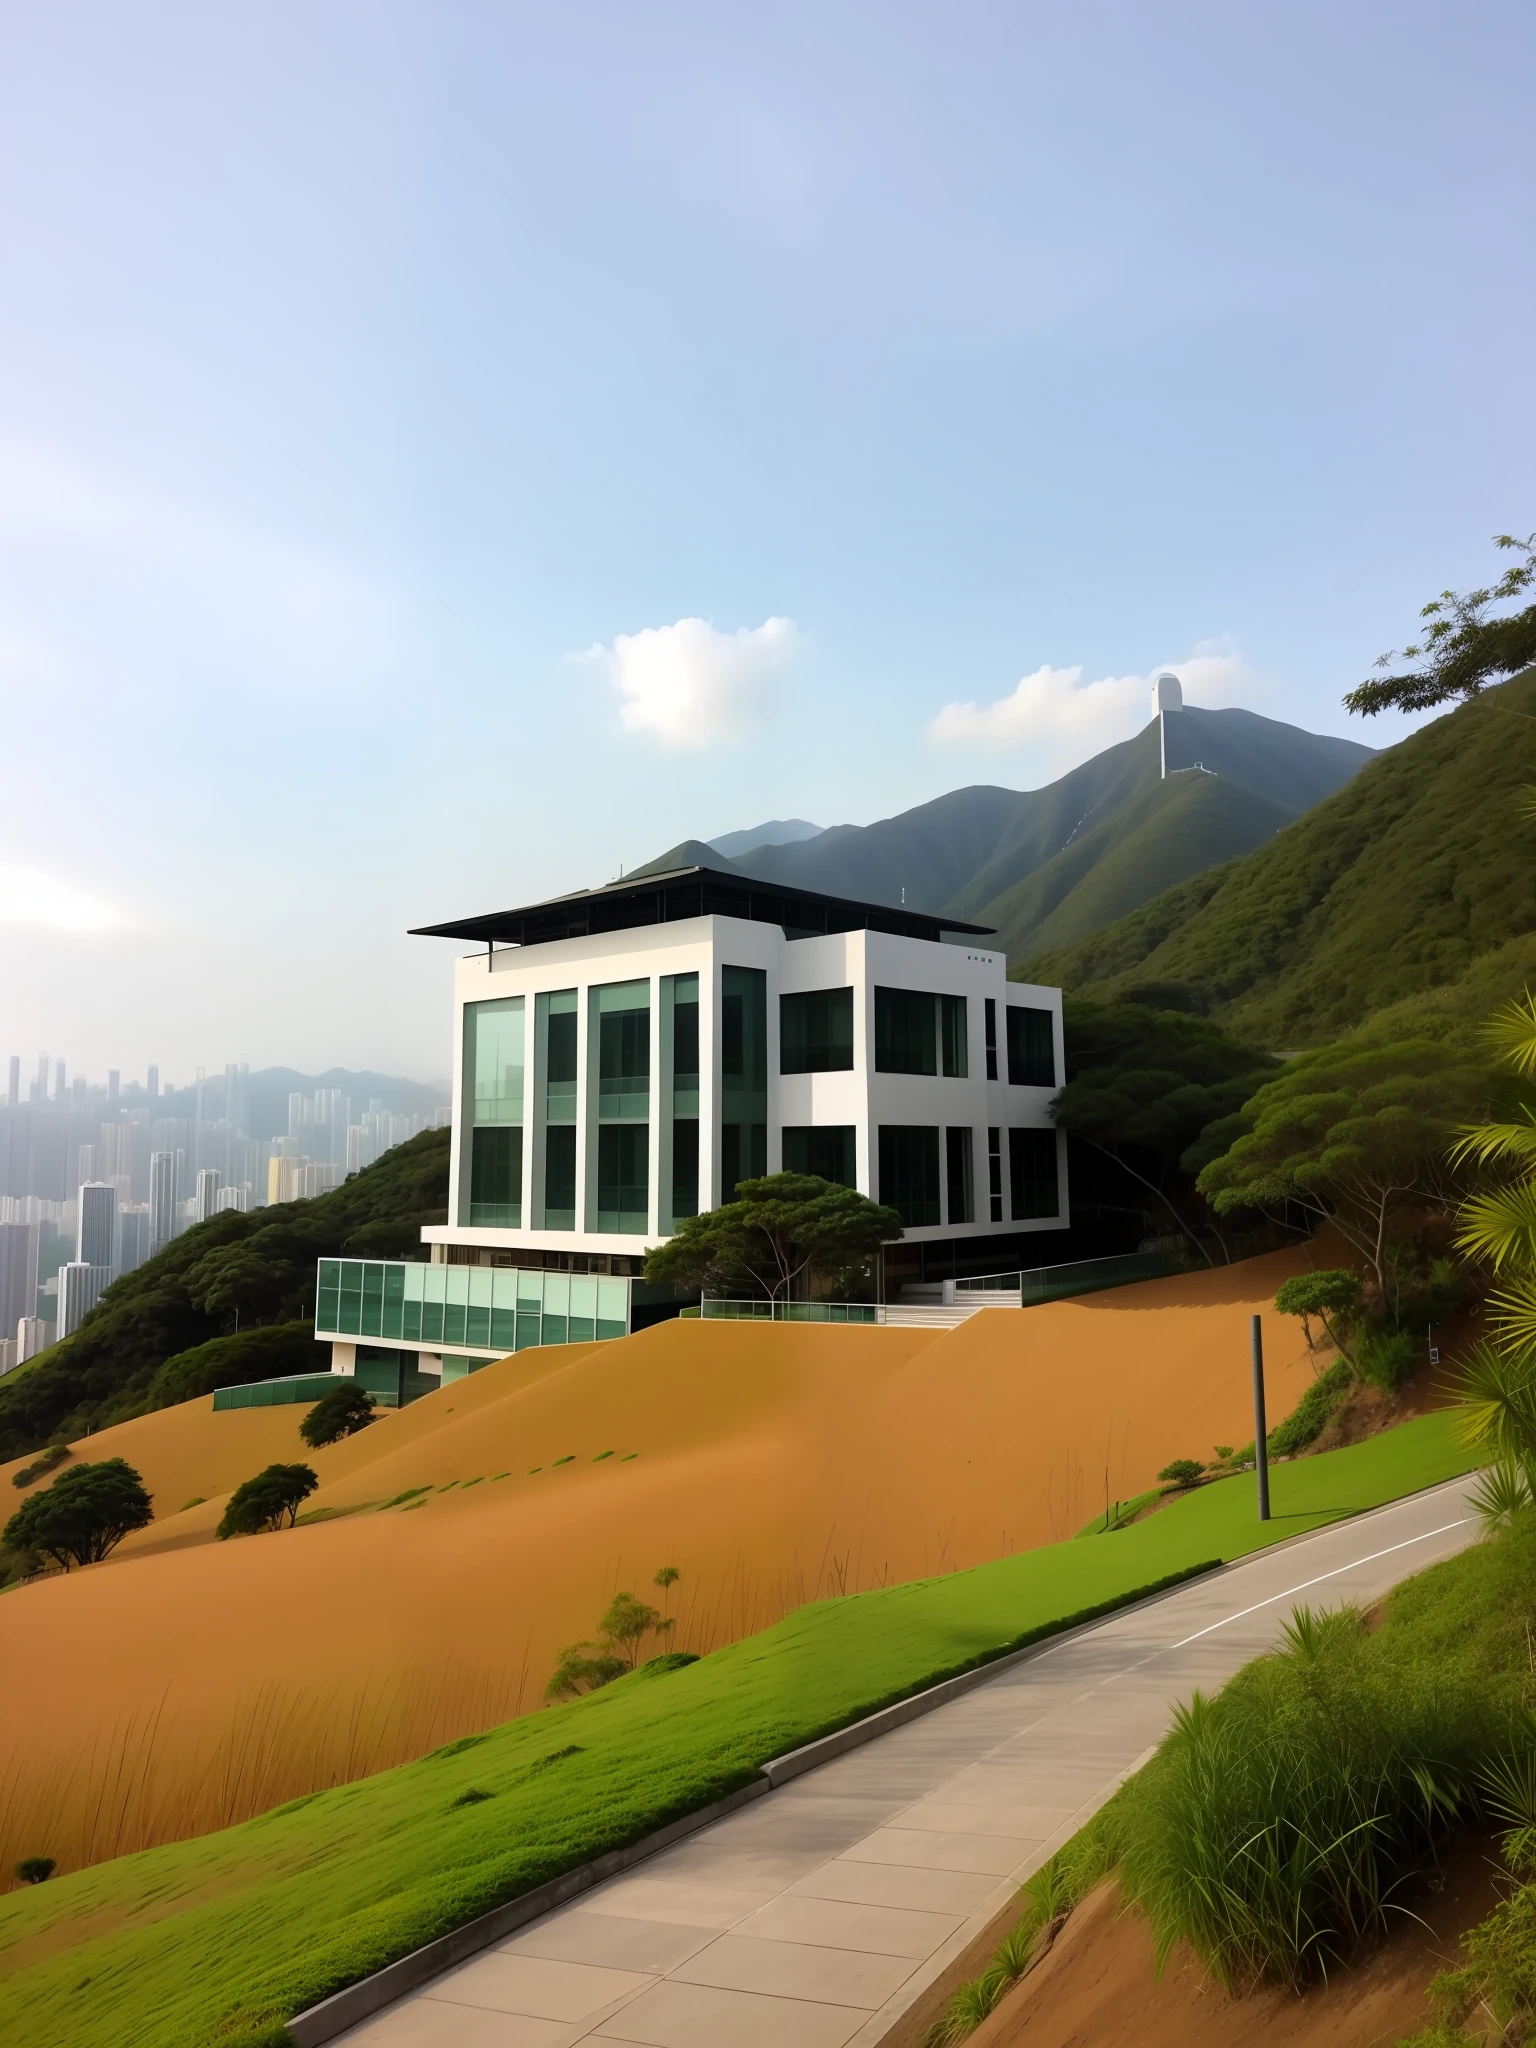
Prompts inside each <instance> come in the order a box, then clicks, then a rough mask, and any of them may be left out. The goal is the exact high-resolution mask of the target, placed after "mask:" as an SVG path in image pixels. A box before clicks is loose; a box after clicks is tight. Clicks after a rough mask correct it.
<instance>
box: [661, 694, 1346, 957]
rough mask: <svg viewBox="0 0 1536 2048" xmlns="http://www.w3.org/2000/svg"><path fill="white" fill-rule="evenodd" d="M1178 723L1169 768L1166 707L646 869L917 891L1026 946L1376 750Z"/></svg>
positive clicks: (1146, 884)
mask: <svg viewBox="0 0 1536 2048" xmlns="http://www.w3.org/2000/svg"><path fill="white" fill-rule="evenodd" d="M1165 722H1166V728H1167V752H1168V765H1169V768H1170V770H1171V771H1173V772H1172V773H1170V775H1169V778H1168V780H1167V781H1164V780H1163V779H1162V759H1161V747H1162V742H1161V740H1160V736H1159V730H1158V724H1157V721H1156V720H1154V721H1153V722H1152V723H1151V724H1149V725H1148V726H1146V727H1145V728H1144V730H1143V731H1142V732H1140V733H1138V734H1137V736H1136V738H1135V739H1133V740H1125V741H1122V742H1121V743H1120V744H1119V745H1117V746H1113V747H1108V748H1106V749H1105V751H1104V752H1103V753H1102V754H1097V755H1095V756H1094V758H1093V759H1092V760H1091V761H1085V762H1084V763H1083V764H1082V765H1081V767H1078V768H1074V769H1073V770H1072V772H1071V773H1070V774H1069V775H1064V776H1062V777H1061V778H1060V780H1059V781H1056V782H1053V783H1050V784H1048V785H1047V786H1046V787H1045V788H1043V789H1036V790H1024V791H1020V790H1010V789H999V788H994V787H990V786H985V785H980V786H975V787H972V788H968V789H958V790H952V791H951V792H950V793H949V794H948V795H947V796H942V797H938V798H936V799H935V800H934V801H933V802H932V803H927V804H920V805H918V806H917V807H916V809H914V810H910V811H904V812H902V813H901V814H900V815H899V816H897V817H894V818H884V819H881V820H880V821H879V822H878V823H876V824H873V825H836V826H833V827H832V828H831V829H830V830H828V831H824V832H819V833H817V834H816V836H815V837H814V838H811V839H805V840H801V841H799V842H795V843H789V844H780V845H759V846H757V847H755V848H753V849H752V850H751V851H750V852H744V853H742V854H740V855H739V856H738V857H737V858H735V859H734V860H731V861H729V862H724V863H723V862H722V858H721V856H720V854H719V852H718V850H717V849H716V848H714V847H711V846H709V845H708V844H706V843H705V842H704V841H702V840H697V839H687V840H683V841H682V842H681V843H680V844H679V845H677V846H675V847H672V848H670V849H669V850H668V851H667V852H666V853H665V854H662V855H661V856H660V857H659V858H658V859H656V860H654V861H651V862H649V863H648V864H647V867H646V868H642V869H639V870H637V871H636V872H639V873H645V872H647V871H659V870H662V869H664V868H669V867H682V866H692V865H706V866H714V867H719V866H721V865H727V866H732V867H736V868H739V869H740V870H741V872H742V873H744V874H750V875H753V876H754V877H760V878H761V879H763V880H765V881H778V882H784V883H788V884H792V885H794V886H795V887H798V888H804V889H819V890H825V891H827V892H828V893H830V894H835V895H846V896H855V897H859V898H861V899H863V900H864V901H867V902H874V903H899V902H901V901H902V892H903V891H905V900H906V902H907V904H908V905H909V906H917V907H920V908H922V909H925V910H934V911H940V912H942V911H950V912H953V914H954V915H955V916H957V917H965V918H969V919H975V920H976V921H977V922H979V923H984V924H994V925H996V927H997V929H998V932H999V935H1000V938H1001V940H1002V943H1003V946H1004V948H1005V949H1006V951H1007V953H1008V955H1009V958H1010V959H1018V958H1020V957H1022V956H1023V955H1024V954H1025V953H1028V952H1034V951H1038V950H1039V949H1040V948H1041V947H1042V946H1049V945H1058V944H1065V943H1070V942H1072V941H1073V940H1075V939H1078V938H1080V937H1082V936H1084V935H1085V934H1087V933H1090V932H1093V931H1097V930H1098V929H1099V928H1100V927H1101V926H1102V925H1104V924H1105V923H1107V922H1109V921H1110V920H1112V919H1114V918H1117V917H1120V916H1122V915H1123V914H1124V913H1125V912H1126V911H1127V910H1130V909H1133V908H1135V907H1137V906H1139V905H1140V904H1143V903H1145V902H1146V901H1147V899H1148V897H1150V896H1153V895H1156V894H1157V893H1158V892H1159V891H1160V890H1162V889H1164V888H1166V887H1168V886H1169V885H1170V884H1171V883H1174V882H1178V881H1183V880H1185V879H1186V878H1187V877H1189V876H1191V875H1196V874H1199V873H1201V872H1203V871H1204V870H1206V869H1208V868H1210V867H1212V866H1213V865H1216V864H1218V863H1220V862H1223V861H1227V860H1230V859H1231V858H1232V857H1233V856H1234V855H1237V854H1242V853H1246V852H1248V851H1250V850H1251V849H1252V848H1254V847H1256V846H1258V845H1260V844H1262V842H1263V841H1264V839H1266V838H1267V837H1269V836H1271V835H1272V834H1273V833H1275V832H1276V831H1278V830H1279V829H1280V827H1281V826H1282V825H1285V824H1287V823H1289V822H1291V821H1292V820H1293V819H1295V818H1298V817H1300V816H1301V815H1302V814H1303V813H1304V812H1306V811H1307V810H1308V809H1310V807H1311V806H1312V805H1313V804H1315V803H1317V802H1319V801H1320V800H1321V799H1322V798H1323V797H1325V796H1328V795H1329V794H1331V793H1332V792H1333V791H1334V790H1336V789H1338V788H1339V786H1340V785H1341V784H1342V783H1344V782H1346V781H1347V780H1348V779H1349V777H1350V776H1352V775H1353V774H1355V773H1356V772H1357V770H1358V769H1359V768H1360V767H1361V766H1362V765H1363V764H1364V763H1365V762H1366V761H1369V760H1370V759H1371V758H1372V754H1371V750H1370V749H1369V748H1368V747H1363V746H1360V745H1359V744H1358V743H1356V742H1355V741H1353V740H1341V739H1334V738H1329V737H1326V736H1320V735H1318V734H1315V733H1307V732H1302V731H1301V730H1299V729H1298V728H1297V727H1295V726H1290V725H1284V724H1281V723H1280V722H1278V721H1277V720H1275V719H1269V718H1260V717H1258V716H1257V715H1256V714H1255V713H1253V712H1251V711H1240V710H1224V711H1204V710H1200V709H1198V708H1194V707H1189V708H1186V709H1185V710H1183V711H1179V712H1171V713H1169V714H1168V715H1167V718H1166V721H1165ZM1197 763H1198V764H1200V766H1201V767H1202V768H1203V769H1204V770H1205V773H1203V774H1202V773H1200V772H1199V770H1198V769H1197V767H1196V764H1197Z"/></svg>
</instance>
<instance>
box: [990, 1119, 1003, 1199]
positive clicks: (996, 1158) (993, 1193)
mask: <svg viewBox="0 0 1536 2048" xmlns="http://www.w3.org/2000/svg"><path fill="white" fill-rule="evenodd" d="M987 1200H988V1202H989V1204H990V1205H991V1215H992V1221H993V1222H994V1223H1001V1222H1002V1220H1003V1134H1002V1132H1001V1131H1000V1130H999V1129H998V1127H997V1125H996V1124H992V1125H991V1126H990V1127H989V1128H988V1131H987Z"/></svg>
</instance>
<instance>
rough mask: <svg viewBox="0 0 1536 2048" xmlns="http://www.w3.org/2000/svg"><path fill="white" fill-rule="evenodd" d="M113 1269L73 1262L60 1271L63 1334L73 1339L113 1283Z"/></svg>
mask: <svg viewBox="0 0 1536 2048" xmlns="http://www.w3.org/2000/svg"><path fill="white" fill-rule="evenodd" d="M111 1280H112V1268H111V1267H110V1266H91V1265H87V1264H86V1263H85V1261H84V1260H83V1259H71V1260H70V1261H69V1263H68V1264H67V1265H64V1266H60V1268H59V1335H60V1337H72V1336H73V1335H74V1333H75V1331H76V1330H78V1329H79V1327H80V1325H81V1324H82V1323H83V1322H84V1321H85V1319H86V1317H87V1316H88V1315H89V1314H90V1312H91V1310H92V1309H93V1308H94V1307H95V1306H96V1304H97V1302H98V1301H100V1299H101V1297H102V1295H103V1294H104V1293H105V1291H106V1289H107V1287H108V1286H109V1285H110V1284H111Z"/></svg>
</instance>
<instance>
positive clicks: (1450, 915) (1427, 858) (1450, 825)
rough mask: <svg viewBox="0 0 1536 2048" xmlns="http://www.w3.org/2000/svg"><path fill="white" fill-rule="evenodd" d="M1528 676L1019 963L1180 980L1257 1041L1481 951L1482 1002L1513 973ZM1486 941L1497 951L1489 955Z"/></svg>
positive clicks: (1435, 981)
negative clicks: (1105, 920) (1189, 872)
mask: <svg viewBox="0 0 1536 2048" xmlns="http://www.w3.org/2000/svg"><path fill="white" fill-rule="evenodd" d="M1533 780H1536V673H1528V674H1526V675H1524V676H1518V677H1516V678H1515V680H1514V681H1513V682H1510V683H1506V684H1504V685H1503V686H1502V687H1501V688H1499V689H1495V690H1490V691H1488V692H1487V693H1486V694H1485V695H1484V696H1482V697H1480V698H1477V699H1475V700H1474V701H1473V702H1471V703H1469V704H1465V705H1463V706H1462V707H1461V708H1460V709H1459V710H1457V711H1453V712H1451V713H1450V714H1449V715H1448V716H1446V717H1444V718H1441V719H1437V720H1436V721H1435V723H1434V724H1433V725H1429V726H1426V727H1424V728H1423V729H1422V730H1421V731H1419V732H1417V733H1415V734H1413V735H1412V736H1411V737H1410V738H1408V739H1406V740H1404V741H1402V742H1401V744H1400V745H1398V746H1396V747H1393V748H1392V749H1391V750H1390V751H1389V752H1387V753H1384V754H1382V755H1379V756H1378V757H1377V758H1376V759H1375V760H1374V761H1372V762H1371V763H1370V764H1369V765H1368V766H1367V767H1366V768H1365V769H1364V770H1363V771H1362V772H1361V774H1359V775H1358V776H1357V777H1356V778H1355V779H1354V780H1353V781H1352V782H1350V783H1348V784H1347V785H1346V786H1345V787H1344V788H1343V789H1341V790H1339V791H1338V792H1337V793H1336V794H1335V795H1333V796H1331V797H1329V798H1328V799H1327V800H1326V801H1324V802H1323V803H1320V804H1319V805H1318V806H1317V807H1316V809H1315V810H1313V811H1311V812H1310V813H1309V814H1308V815H1307V816H1306V817H1304V818H1302V819H1300V820H1298V821H1297V822H1296V823H1294V824H1292V825H1289V826H1287V827H1286V829H1285V830H1283V831H1282V832H1280V833H1279V834H1278V835H1277V836H1276V837H1275V838H1274V839H1272V840H1271V841H1269V842H1268V843H1267V844H1265V845H1263V846H1261V847H1259V848H1258V849H1257V850H1256V851H1255V852H1252V853H1250V854H1248V855H1247V856H1246V857H1244V858H1242V859H1240V860H1236V861H1231V862H1228V863H1227V864H1226V865H1225V866H1223V867H1221V868H1218V869H1213V870H1211V871H1210V872H1208V873H1206V874H1202V875H1198V876H1196V877H1195V878H1194V879H1192V880H1188V881H1185V882H1182V883H1180V884H1179V885H1178V886H1176V887H1174V888H1171V889H1167V890H1165V891H1164V892H1163V893H1162V894H1161V895H1159V896H1157V897H1155V898H1154V899H1153V900H1151V901H1150V902H1147V903H1144V904H1143V905H1142V906H1141V907H1140V908H1139V909H1136V910H1134V911H1132V912H1131V913H1130V914H1129V915H1128V916H1125V917H1122V918H1121V919H1120V920H1119V921H1118V922H1117V923H1115V924H1113V925H1111V926H1109V927H1108V928H1107V929H1105V930H1103V931H1100V932H1098V933H1096V934H1094V935H1092V936H1089V937H1087V938H1084V939H1083V940H1081V941H1080V942H1079V943H1075V944H1068V945H1064V946H1057V947H1053V948H1049V949H1044V950H1037V951H1035V952H1033V953H1032V954H1031V955H1030V957H1029V958H1028V959H1027V960H1025V961H1024V962H1023V963H1022V964H1021V965H1020V966H1019V967H1018V968H1017V970H1016V972H1017V973H1018V974H1019V976H1020V977H1021V978H1024V979H1034V980H1041V981H1047V982H1061V983H1062V984H1063V985H1064V986H1066V987H1068V988H1072V989H1076V990H1080V991H1088V992H1092V993H1096V994H1113V993H1117V992H1119V991H1121V990H1124V989H1125V988H1127V987H1129V986H1133V985H1135V984H1138V983H1145V982H1149V981H1156V982H1160V983H1164V984H1168V983H1180V984H1183V985H1184V986H1185V987H1186V988H1187V989H1188V990H1189V992H1190V997H1191V1000H1192V1001H1193V1002H1194V1003H1195V1004H1196V1005H1198V1006H1199V1007H1201V1008H1203V1009H1206V1010H1208V1011H1209V1012H1210V1013H1212V1014H1213V1015H1216V1016H1218V1017H1220V1018H1221V1020H1222V1021H1223V1022H1224V1023H1226V1024H1227V1025H1228V1026H1229V1027H1230V1028H1231V1029H1232V1030H1234V1031H1235V1032H1238V1033H1240V1034H1241V1035H1242V1036H1243V1037H1245V1038H1249V1039H1253V1040H1255V1041H1257V1042H1259V1043H1263V1044H1269V1045H1273V1046H1278V1047H1285V1048H1294V1047H1299V1046H1305V1045H1315V1044H1322V1043H1325V1042H1326V1041H1327V1040H1328V1039H1329V1038H1332V1037H1335V1036H1337V1035H1338V1034H1339V1033H1340V1032H1342V1031H1345V1030H1348V1029H1350V1028H1352V1027H1354V1026H1356V1025H1358V1024H1360V1023H1362V1022H1363V1021H1364V1020H1365V1019H1366V1018H1368V1017H1370V1016H1372V1015H1373V1014H1374V1013H1376V1012H1378V1011H1381V1010H1384V1009H1385V1008H1386V1007H1387V1006H1389V1005H1393V1004H1403V1003H1407V1002H1410V1001H1411V1000H1412V999H1415V998H1422V997H1423V996H1424V995H1425V994H1426V993H1427V992H1429V991H1434V990H1441V989H1448V988H1450V987H1451V986H1452V985H1454V984H1455V983H1457V982H1458V981H1459V980H1461V979H1462V978H1463V977H1465V976H1467V975H1468V974H1470V973H1472V972H1473V971H1474V970H1477V969H1478V968H1479V966H1480V965H1484V966H1486V967H1487V968H1489V969H1493V970H1495V971H1491V972H1485V973H1483V974H1482V975H1481V976H1480V981H1479V986H1480V995H1481V996H1482V997H1484V998H1486V1002H1485V1005H1484V1007H1485V1010H1486V1008H1487V1007H1491V1005H1492V1003H1493V1002H1494V1001H1496V1000H1498V999H1499V997H1500V996H1502V995H1505V994H1508V993H1511V992H1513V990H1515V989H1518V988H1519V987H1520V986H1521V985H1522V982H1523V980H1524V978H1525V976H1526V974H1528V972H1529V967H1530V962H1529V953H1530V948H1529V945H1528V943H1527V942H1528V940H1529V936H1530V934H1532V932H1533V931H1536V860H1533V855H1536V828H1533V827H1532V826H1531V825H1530V824H1529V823H1524V822H1522V820H1521V817H1520V804H1521V793H1522V791H1523V790H1524V789H1525V788H1526V787H1527V786H1528V785H1529V784H1530V783H1531V782H1532V781H1533ZM1501 955H1502V958H1500V956H1501Z"/></svg>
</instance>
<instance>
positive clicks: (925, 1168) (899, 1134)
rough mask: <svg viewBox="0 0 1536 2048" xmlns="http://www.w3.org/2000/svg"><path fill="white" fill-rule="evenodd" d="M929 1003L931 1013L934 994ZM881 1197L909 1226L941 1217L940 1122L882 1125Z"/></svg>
mask: <svg viewBox="0 0 1536 2048" xmlns="http://www.w3.org/2000/svg"><path fill="white" fill-rule="evenodd" d="M928 1007H929V1014H930V1015H931V1014H932V1011H933V1003H932V1000H931V998H930V1001H929V1006H928ZM880 1200H881V1201H882V1202H883V1203H884V1204H885V1205H886V1207H887V1208H891V1209H894V1210H895V1211H896V1214H897V1215H898V1216H899V1217H900V1218H901V1220H902V1222H903V1223H904V1224H906V1226H907V1228H908V1229H909V1230H921V1229H924V1228H925V1227H927V1226H928V1225H930V1224H934V1223H937V1222H938V1221H939V1128H938V1125H937V1124H882V1125H881V1126H880Z"/></svg>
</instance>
